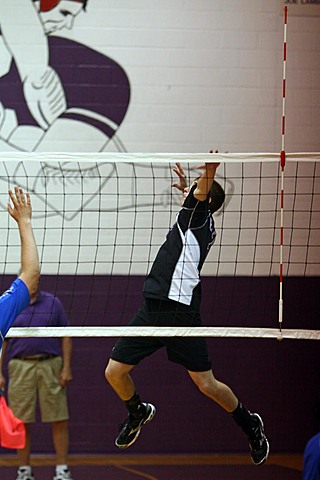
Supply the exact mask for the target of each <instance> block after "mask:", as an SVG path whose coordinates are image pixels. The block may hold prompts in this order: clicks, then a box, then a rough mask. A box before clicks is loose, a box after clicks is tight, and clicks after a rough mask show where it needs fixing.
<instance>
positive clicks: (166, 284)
mask: <svg viewBox="0 0 320 480" xmlns="http://www.w3.org/2000/svg"><path fill="white" fill-rule="evenodd" d="M195 188H196V185H194V186H193V187H192V188H191V189H190V192H189V195H188V196H187V198H186V200H185V202H184V204H183V207H182V208H181V210H180V212H179V213H178V215H177V220H176V223H175V224H174V225H173V227H172V228H171V230H170V231H169V232H168V234H167V238H166V241H165V242H164V244H163V245H162V246H161V247H160V249H159V251H158V253H157V256H156V258H155V261H154V263H153V265H152V268H151V271H150V273H149V275H148V276H147V278H146V281H145V284H144V289H143V293H144V296H145V297H146V298H150V297H151V298H158V299H170V300H174V301H176V302H179V303H183V304H185V305H192V306H199V302H200V271H201V268H202V266H203V263H204V261H205V259H206V257H207V255H208V252H209V250H210V247H211V246H212V244H213V243H214V241H215V238H216V232H215V228H214V221H213V218H212V214H211V212H210V210H209V207H208V200H205V201H203V202H200V201H199V200H197V199H196V198H195V197H194V196H193V192H194V190H195Z"/></svg>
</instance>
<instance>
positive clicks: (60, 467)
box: [56, 465, 69, 474]
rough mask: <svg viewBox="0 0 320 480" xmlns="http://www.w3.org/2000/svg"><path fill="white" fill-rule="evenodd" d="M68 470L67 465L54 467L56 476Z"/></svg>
mask: <svg viewBox="0 0 320 480" xmlns="http://www.w3.org/2000/svg"><path fill="white" fill-rule="evenodd" d="M67 470H69V469H68V465H56V474H58V473H63V472H65V471H67Z"/></svg>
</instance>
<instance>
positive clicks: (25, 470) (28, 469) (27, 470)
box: [19, 465, 32, 476]
mask: <svg viewBox="0 0 320 480" xmlns="http://www.w3.org/2000/svg"><path fill="white" fill-rule="evenodd" d="M19 470H20V471H21V472H23V473H26V474H27V475H28V476H31V473H32V470H31V467H30V465H21V466H20V467H19Z"/></svg>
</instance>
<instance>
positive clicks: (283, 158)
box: [279, 5, 288, 340]
mask: <svg viewBox="0 0 320 480" xmlns="http://www.w3.org/2000/svg"><path fill="white" fill-rule="evenodd" d="M287 20H288V7H287V5H286V6H285V7H284V22H283V25H284V27H283V76H282V119H281V153H280V169H281V174H280V175H281V188H280V272H279V280H280V282H279V284H280V291H279V340H281V339H282V338H283V337H282V321H283V242H284V168H285V164H286V153H285V124H286V67H287Z"/></svg>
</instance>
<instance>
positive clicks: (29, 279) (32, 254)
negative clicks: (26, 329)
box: [0, 187, 40, 348]
mask: <svg viewBox="0 0 320 480" xmlns="http://www.w3.org/2000/svg"><path fill="white" fill-rule="evenodd" d="M9 196H10V199H11V202H12V205H11V203H8V212H9V214H10V215H11V217H12V218H13V219H14V220H15V221H16V222H17V225H18V229H19V234H20V241H21V268H20V270H21V273H20V275H19V277H18V278H17V279H16V280H15V281H14V282H13V283H12V284H11V286H10V288H9V289H8V290H7V291H6V292H4V293H3V294H2V296H1V297H0V337H1V338H0V348H1V345H2V342H3V340H4V337H5V335H6V333H7V332H8V330H9V328H10V327H11V325H12V323H13V321H14V320H15V318H16V317H17V316H18V315H19V313H21V312H22V310H24V309H25V308H26V307H27V306H28V305H29V303H30V300H34V299H36V296H37V291H38V284H39V275H40V269H39V259H38V250H37V246H36V242H35V239H34V235H33V230H32V225H31V214H32V208H31V201H30V196H29V194H28V193H27V194H26V195H25V194H24V192H23V190H22V188H18V187H15V188H14V192H12V191H11V190H9Z"/></svg>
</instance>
